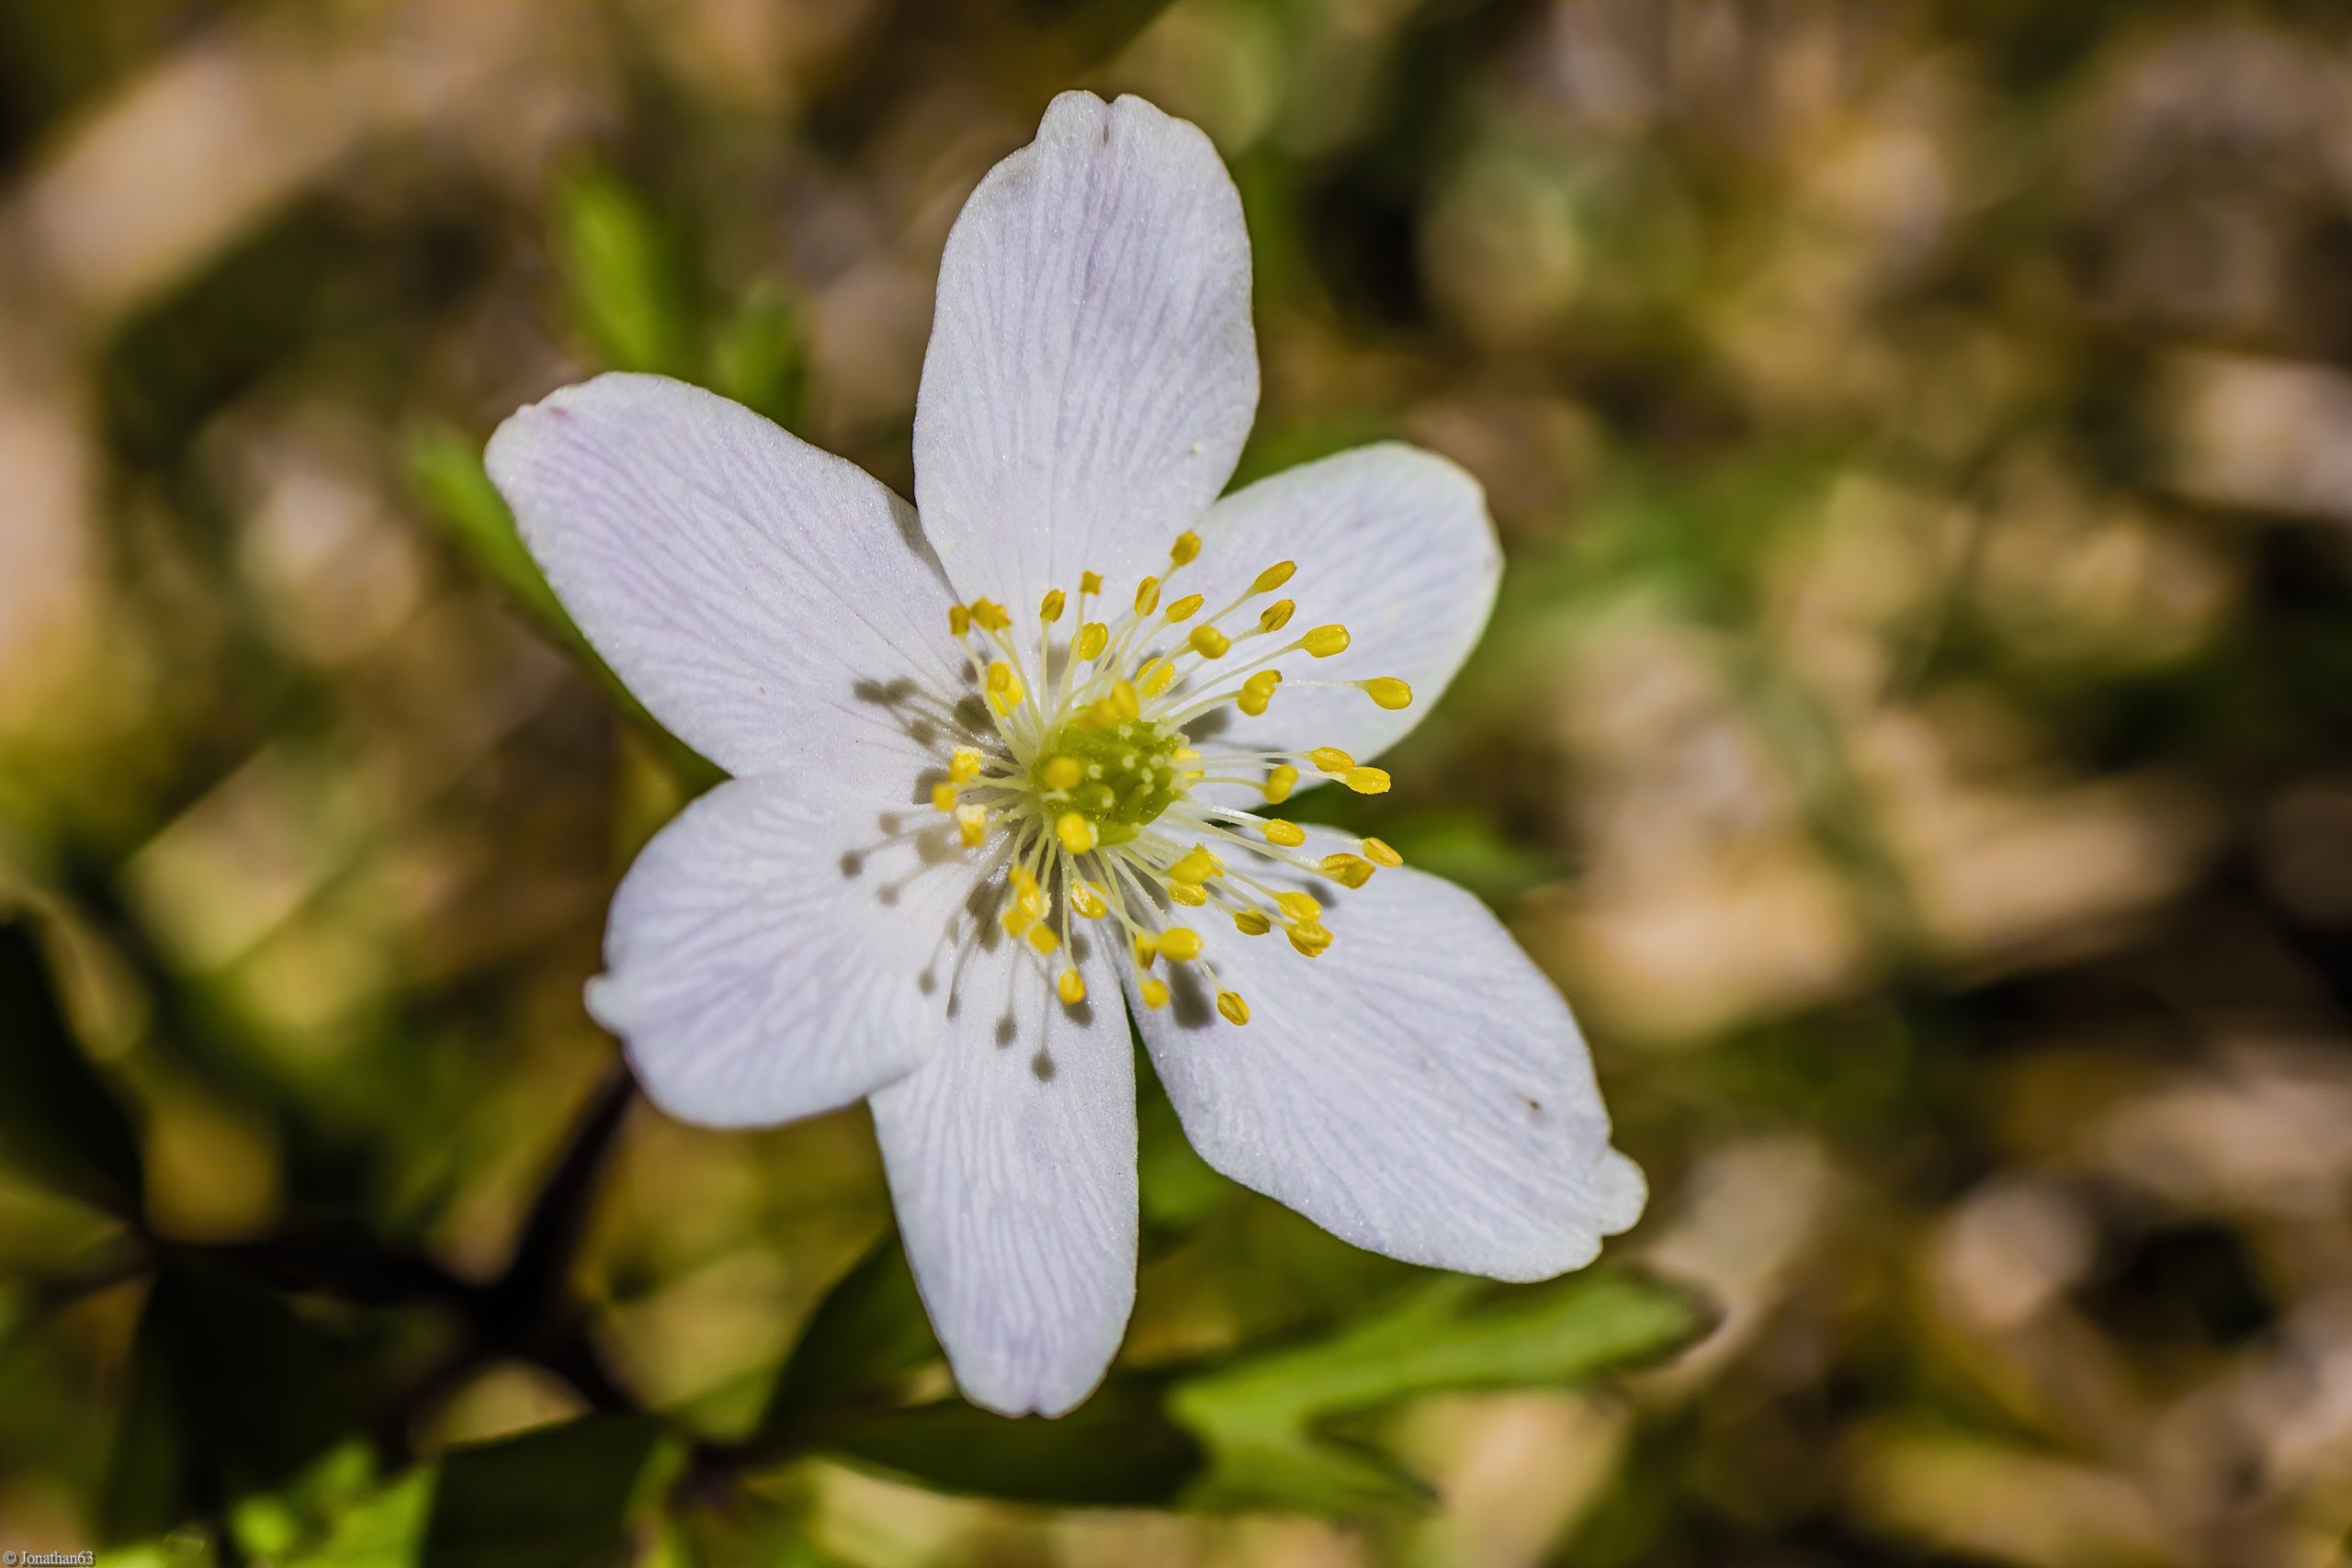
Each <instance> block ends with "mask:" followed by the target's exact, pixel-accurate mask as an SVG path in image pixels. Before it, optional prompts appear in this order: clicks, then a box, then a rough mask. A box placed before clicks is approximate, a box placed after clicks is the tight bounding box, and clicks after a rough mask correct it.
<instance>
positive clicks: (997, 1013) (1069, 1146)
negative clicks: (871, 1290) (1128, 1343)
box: [874, 943, 1136, 1416]
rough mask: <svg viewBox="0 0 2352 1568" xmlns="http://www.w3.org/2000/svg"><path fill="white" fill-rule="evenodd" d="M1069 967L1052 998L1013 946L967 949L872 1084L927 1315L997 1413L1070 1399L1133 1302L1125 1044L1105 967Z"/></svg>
mask: <svg viewBox="0 0 2352 1568" xmlns="http://www.w3.org/2000/svg"><path fill="white" fill-rule="evenodd" d="M1007 948H1008V949H1010V944H1009V943H1008V944H1007ZM1083 972H1084V973H1085V974H1086V976H1087V979H1088V983H1089V989H1090V991H1091V998H1090V1000H1089V1001H1088V1002H1086V1003H1083V1004H1081V1006H1080V1008H1079V1009H1077V1010H1069V1009H1065V1008H1064V1007H1062V1006H1061V1004H1060V1003H1059V1002H1058V1001H1057V999H1055V998H1054V996H1053V993H1052V991H1051V989H1050V978H1051V976H1049V975H1047V974H1045V973H1042V972H1041V970H1040V967H1039V965H1038V964H1037V963H1036V961H1035V959H1034V958H1033V957H1031V956H1030V955H1028V954H1027V953H1023V952H1021V951H1019V950H1017V949H1010V950H1000V951H999V952H996V953H983V954H980V955H978V957H977V958H976V960H975V961H974V962H973V963H972V964H970V966H969V968H968V970H967V974H966V975H965V976H964V980H963V982H962V984H960V985H959V986H958V987H957V1004H956V1018H955V1021H954V1023H953V1025H952V1027H951V1029H950V1032H949V1036H948V1039H947V1040H946V1042H945V1043H944V1045H943V1046H942V1048H941V1050H940V1052H939V1054H938V1055H936V1056H935V1057H933V1059H932V1061H931V1062H930V1064H929V1065H927V1066H924V1067H923V1068H922V1070H921V1071H919V1072H916V1073H913V1074H911V1075H910V1076H909V1077H905V1078H903V1079H901V1080H900V1081H899V1082H898V1083H896V1084H893V1085H892V1086H890V1087H889V1088H888V1089H884V1090H882V1091H881V1092H880V1093H878V1094H876V1096H875V1097H874V1130H875V1133H876V1135H877V1136H878V1137H879V1139H880V1140H881V1145H882V1157H883V1161H884V1165H885V1168H887V1170H888V1173H889V1179H890V1193H891V1197H892V1199H893V1201H895V1202H896V1203H897V1206H898V1211H899V1234H900V1235H902V1236H903V1237H904V1238H905V1241H906V1247H907V1257H908V1258H909V1260H910V1262H911V1263H912V1264H913V1265H914V1272H915V1282H916V1284H917V1285H918V1286H919V1287H921V1289H922V1299H923V1305H924V1306H925V1307H926V1308H927V1309H928V1310H929V1312H930V1314H931V1322H932V1326H933V1328H934V1329H936V1330H937V1331H938V1334H939V1340H940V1343H941V1344H942V1345H943V1346H944V1347H945V1348H946V1350H947V1359H948V1363H949V1364H950V1365H951V1366H952V1367H953V1368H954V1369H955V1371H956V1382H957V1383H958V1384H960V1385H961V1386H962V1388H963V1391H964V1394H965V1397H967V1398H968V1399H970V1400H971V1401H972V1402H973V1403H974V1404H981V1405H985V1406H987V1407H988V1408H989V1409H990V1410H994V1411H996V1412H998V1413H999V1414H1000V1415H1005V1416H1021V1415H1026V1414H1027V1413H1029V1412H1031V1411H1036V1412H1038V1413H1040V1414H1042V1415H1046V1416H1058V1415H1060V1414H1062V1412H1064V1411H1066V1410H1068V1409H1069V1408H1070V1407H1071V1406H1073V1405H1075V1404H1078V1403H1079V1402H1080V1400H1082V1399H1084V1398H1085V1397H1086V1396H1087V1394H1089V1393H1091V1392H1092V1391H1093V1389H1094V1386H1095V1384H1097V1383H1098V1382H1101V1381H1102V1379H1103V1370H1104V1369H1105V1368H1106V1367H1108V1366H1109V1365H1110V1361H1111V1357H1112V1356H1113V1355H1114V1353H1115V1352H1116V1351H1117V1349H1118V1348H1119V1339H1120V1337H1121V1336H1122V1335H1123V1334H1124V1333H1125V1329H1126V1322H1127V1314H1128V1311H1129V1309H1130V1308H1132V1307H1133V1306H1134V1304H1135V1293H1136V1085H1135V1057H1134V1055H1132V1047H1131V1046H1130V1044H1129V1043H1128V1036H1127V1021H1126V1014H1125V1010H1123V1009H1122V1008H1121V1007H1120V1005H1119V993H1118V982H1117V981H1116V979H1115V978H1114V976H1113V975H1112V972H1111V969H1110V966H1109V965H1108V964H1106V963H1104V962H1103V961H1102V960H1101V959H1100V958H1098V957H1094V956H1091V955H1090V956H1089V958H1088V960H1087V962H1086V963H1085V964H1084V966H1083Z"/></svg>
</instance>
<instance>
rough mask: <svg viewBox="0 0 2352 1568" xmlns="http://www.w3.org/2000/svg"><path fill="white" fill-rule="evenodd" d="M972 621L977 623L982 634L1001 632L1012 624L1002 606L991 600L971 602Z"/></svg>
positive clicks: (1009, 616)
mask: <svg viewBox="0 0 2352 1568" xmlns="http://www.w3.org/2000/svg"><path fill="white" fill-rule="evenodd" d="M972 619H973V620H975V621H977V622H978V623H979V627H980V629H981V630H982V631H984V632H1001V631H1002V630H1004V628H1005V627H1007V626H1011V625H1012V616H1011V615H1006V614H1005V613H1004V606H1003V605H1001V604H998V603H997V602H996V601H995V600H993V599H975V600H973V601H972Z"/></svg>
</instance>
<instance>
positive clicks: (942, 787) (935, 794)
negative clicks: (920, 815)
mask: <svg viewBox="0 0 2352 1568" xmlns="http://www.w3.org/2000/svg"><path fill="white" fill-rule="evenodd" d="M931 808H932V809H933V811H953V810H955V809H956V786H955V785H954V784H933V785H932V786H931Z"/></svg>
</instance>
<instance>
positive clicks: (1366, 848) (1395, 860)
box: [1363, 839, 1405, 865]
mask: <svg viewBox="0 0 2352 1568" xmlns="http://www.w3.org/2000/svg"><path fill="white" fill-rule="evenodd" d="M1363 858H1364V859H1366V860H1368V861H1370V862H1372V863H1373V864H1374V865H1403V864H1404V863H1405V857H1404V856H1403V855H1400V854H1398V853H1397V852H1396V851H1395V850H1393V849H1391V848H1390V847H1389V845H1388V840H1385V839H1366V840H1364V841H1363Z"/></svg>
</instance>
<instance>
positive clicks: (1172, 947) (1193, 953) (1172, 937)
mask: <svg viewBox="0 0 2352 1568" xmlns="http://www.w3.org/2000/svg"><path fill="white" fill-rule="evenodd" d="M1159 951H1160V952H1162V953H1166V954H1168V957H1169V961H1170V963H1175V964H1185V963H1189V962H1191V961H1192V960H1193V959H1195V958H1198V957H1199V956H1200V955H1201V933H1200V932H1198V931H1194V930H1193V928H1192V927H1190V926H1170V927H1169V928H1168V929H1167V930H1166V931H1161V932H1160V933H1159Z"/></svg>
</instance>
